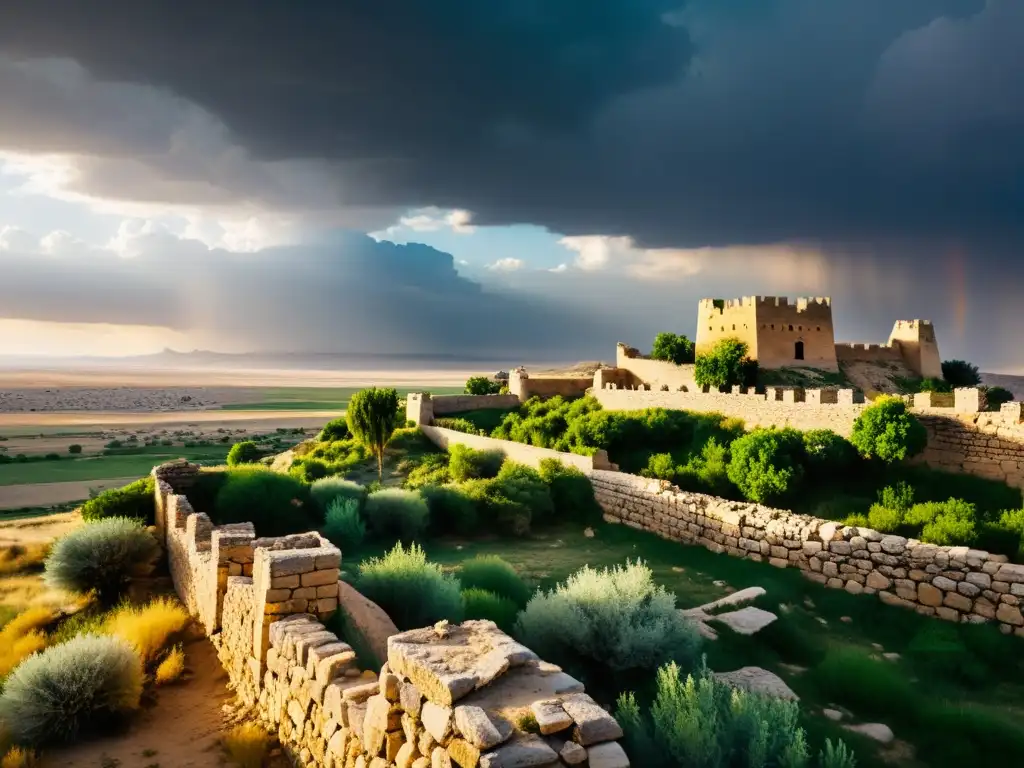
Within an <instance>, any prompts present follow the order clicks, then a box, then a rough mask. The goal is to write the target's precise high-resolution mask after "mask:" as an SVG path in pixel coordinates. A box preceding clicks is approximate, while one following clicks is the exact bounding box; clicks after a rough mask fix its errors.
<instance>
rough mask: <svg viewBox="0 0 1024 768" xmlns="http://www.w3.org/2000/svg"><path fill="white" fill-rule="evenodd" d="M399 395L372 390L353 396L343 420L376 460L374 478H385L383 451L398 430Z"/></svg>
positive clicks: (389, 389) (390, 390) (393, 390)
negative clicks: (376, 475)
mask: <svg viewBox="0 0 1024 768" xmlns="http://www.w3.org/2000/svg"><path fill="white" fill-rule="evenodd" d="M398 408H399V402H398V391H397V390H395V389H393V388H391V387H388V388H381V389H378V388H377V387H371V388H370V389H364V390H361V391H359V392H356V393H355V394H354V395H352V399H351V400H349V402H348V411H347V413H346V414H345V419H346V421H347V422H348V428H349V430H350V431H351V432H352V435H353V437H355V439H356V440H358V441H359V442H360V443H362V444H363V445H364V446H366V448H367V449H368V450H369V451H370V452H371V453H372V454H373V455H374V456H376V457H377V474H378V476H379V477H380V478H381V479H383V478H384V449H385V448H387V445H388V441H389V440H391V435H392V434H394V432H395V429H396V428H397V427H398V420H399V414H398Z"/></svg>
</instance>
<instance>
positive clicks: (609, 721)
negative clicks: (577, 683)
mask: <svg viewBox="0 0 1024 768" xmlns="http://www.w3.org/2000/svg"><path fill="white" fill-rule="evenodd" d="M562 709H564V710H565V712H566V714H568V715H569V717H571V718H572V719H573V722H574V723H575V724H576V727H575V728H574V729H573V735H574V736H575V741H576V742H577V743H578V744H581V745H582V746H584V747H587V746H590V745H591V744H597V743H599V742H602V741H612V740H613V739H621V738H622V726H620V725H619V724H618V722H616V720H615V718H614V717H612V716H611V715H609V714H608V713H607V712H605V711H604V710H603V709H602V708H601V707H600V705H599V704H598V703H597V702H596V701H594V700H593V699H592V698H590V696H588V695H587V694H585V693H574V694H572V695H570V696H566V697H565V698H563V699H562Z"/></svg>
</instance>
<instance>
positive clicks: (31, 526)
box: [0, 512, 82, 547]
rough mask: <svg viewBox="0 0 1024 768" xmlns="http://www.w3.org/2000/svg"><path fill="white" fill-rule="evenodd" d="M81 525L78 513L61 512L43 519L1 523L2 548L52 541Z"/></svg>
mask: <svg viewBox="0 0 1024 768" xmlns="http://www.w3.org/2000/svg"><path fill="white" fill-rule="evenodd" d="M81 524H82V516H81V515H79V514H78V513H77V512H61V513H59V514H56V515H45V516H43V517H27V518H24V519H21V520H7V521H5V522H0V547H9V546H11V545H12V544H28V543H34V542H38V541H50V540H51V539H55V538H57V537H58V536H63V535H64V534H65V533H67V532H68V531H70V530H71V529H72V528H77V527H78V526H79V525H81Z"/></svg>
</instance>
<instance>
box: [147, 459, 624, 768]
mask: <svg viewBox="0 0 1024 768" xmlns="http://www.w3.org/2000/svg"><path fill="white" fill-rule="evenodd" d="M199 471H200V470H199V467H198V466H196V465H194V464H189V463H188V462H185V461H178V462H172V463H170V464H165V465H163V466H160V467H156V468H154V470H153V475H154V477H155V480H156V504H157V509H158V514H157V521H158V525H159V527H160V528H161V530H162V532H163V534H164V535H165V537H166V539H167V544H168V548H167V552H168V559H169V567H170V570H171V573H172V577H173V579H174V584H175V588H176V589H177V591H178V594H179V596H180V597H181V599H182V601H183V602H184V603H185V605H186V606H188V609H189V611H190V612H191V613H192V615H193V616H195V617H197V618H198V619H199V620H200V621H201V622H202V624H203V626H204V627H205V629H206V632H207V634H208V635H210V639H211V641H212V642H213V644H214V646H215V647H216V649H217V652H218V656H219V657H220V660H221V663H222V664H223V666H224V668H225V670H226V671H227V672H228V675H229V677H230V680H231V684H232V687H233V688H234V689H235V691H236V694H237V695H238V697H239V699H241V701H242V702H243V703H244V704H245V705H247V706H248V707H249V708H250V709H251V711H252V713H253V715H254V717H256V718H258V719H259V720H260V721H261V722H262V723H263V724H264V725H266V726H267V727H268V728H270V729H272V730H275V731H276V732H277V735H278V738H279V740H280V742H281V745H282V746H283V747H284V749H285V750H286V752H287V753H288V755H289V757H290V758H291V759H292V762H293V763H294V764H296V765H301V766H306V767H307V768H310V767H317V768H320V767H322V768H391V767H392V766H395V767H396V768H438V767H441V768H452V767H453V766H458V768H477V767H478V766H479V768H517V767H518V768H530V767H531V766H537V767H540V766H545V767H548V768H551V767H554V766H566V765H580V764H584V763H587V764H588V765H589V766H590V768H629V760H628V758H627V757H626V754H625V752H624V751H623V749H622V747H621V746H620V745H619V744H618V739H619V738H620V737H621V736H622V729H621V728H620V727H619V725H618V723H617V722H616V721H615V719H614V718H613V717H612V716H611V715H609V714H608V713H607V712H606V711H605V710H603V709H602V708H601V707H600V706H598V705H597V703H596V702H595V701H594V700H593V699H591V698H590V697H589V696H587V694H586V693H585V691H584V689H583V686H582V685H581V684H580V683H579V681H577V680H575V679H574V678H572V677H570V676H569V675H567V674H565V673H564V672H563V671H562V670H561V669H560V668H559V667H556V666H555V665H553V664H548V663H546V662H544V661H542V660H541V659H539V658H538V657H537V656H536V654H534V653H533V652H532V651H530V650H529V649H528V648H525V647H524V646H522V645H520V644H519V643H517V642H515V641H514V640H513V639H512V638H510V637H509V636H508V635H506V634H504V633H503V632H501V630H499V629H498V628H497V626H496V625H495V624H494V623H493V622H489V621H468V622H465V623H464V624H462V625H460V626H449V625H448V624H447V623H446V622H441V623H440V624H438V625H437V626H435V627H428V628H426V629H418V630H413V631H410V632H403V633H399V632H398V631H397V629H395V628H394V625H393V624H391V625H390V628H391V629H390V632H388V637H387V638H386V640H385V641H384V644H385V647H384V651H385V654H386V658H387V662H386V663H385V664H384V666H383V667H382V668H381V670H380V674H379V675H378V674H376V673H374V672H373V671H370V670H362V669H361V668H360V664H359V660H358V659H357V657H356V653H355V651H354V650H353V649H352V648H351V646H349V645H348V644H347V643H345V642H344V641H342V640H341V639H340V638H339V637H338V636H337V635H336V634H334V633H333V632H331V631H330V630H329V629H327V627H326V626H325V623H324V622H325V621H326V620H327V619H328V618H329V617H330V616H331V615H332V614H333V613H334V611H335V610H336V609H337V608H338V596H339V586H340V585H339V581H338V576H339V568H340V565H341V552H340V551H339V550H338V549H337V548H336V547H334V546H333V545H331V544H330V543H329V542H328V541H326V540H325V539H323V538H322V537H320V536H319V534H316V533H305V534H296V535H292V536H285V537H279V538H257V537H256V536H255V532H254V531H253V528H252V525H251V524H248V523H246V524H240V525H231V526H221V527H214V526H213V525H212V523H211V522H210V520H209V518H208V517H207V516H206V515H205V514H202V513H197V512H195V511H194V510H193V509H192V506H191V504H190V503H189V501H188V499H187V498H186V496H185V495H184V494H183V493H181V491H183V490H185V489H187V488H188V487H190V486H191V484H192V483H193V482H194V481H195V478H196V477H197V476H198V474H199ZM342 586H343V587H344V590H346V598H345V602H346V603H347V604H348V605H352V604H353V603H354V602H360V603H362V604H364V605H363V608H362V610H363V611H364V612H367V613H369V614H372V615H373V616H374V625H375V633H376V636H375V638H374V639H375V640H378V641H379V640H380V637H379V636H380V634H382V628H383V626H384V625H385V624H389V623H390V620H388V619H387V618H386V615H384V614H383V612H382V611H381V610H380V608H379V607H378V606H376V605H374V604H373V603H371V602H370V601H368V600H366V598H364V597H362V596H361V595H359V594H358V593H356V592H355V591H354V590H352V588H351V587H349V586H348V585H342ZM350 618H352V617H351V614H350ZM374 645H376V642H375V643H374ZM527 714H530V715H532V716H533V719H534V720H535V721H536V723H537V729H530V731H527V730H524V729H523V727H521V725H520V724H522V723H525V722H526V720H525V719H524V717H525V716H526V715H527ZM536 730H539V733H538V732H536Z"/></svg>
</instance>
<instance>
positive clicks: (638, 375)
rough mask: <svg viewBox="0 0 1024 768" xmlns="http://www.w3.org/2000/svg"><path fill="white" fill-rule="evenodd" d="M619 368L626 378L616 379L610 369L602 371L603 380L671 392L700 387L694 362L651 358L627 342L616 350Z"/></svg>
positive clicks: (620, 384)
mask: <svg viewBox="0 0 1024 768" xmlns="http://www.w3.org/2000/svg"><path fill="white" fill-rule="evenodd" d="M615 365H616V369H617V370H621V371H624V372H625V376H624V380H614V377H613V376H612V375H611V374H610V373H608V369H605V370H604V371H603V372H602V382H607V383H615V384H617V385H619V386H631V385H632V386H635V385H637V384H641V383H642V384H646V385H648V386H649V387H650V388H651V389H656V390H660V389H663V388H666V389H668V390H669V391H671V392H675V391H679V390H695V389H699V387H697V383H696V382H695V381H694V379H693V364H692V363H691V364H684V365H676V364H675V363H668V362H665V361H664V360H651V359H650V358H647V357H644V356H643V355H641V354H640V353H639V352H638V351H637V350H635V349H633V348H632V347H628V346H626V345H625V344H621V343H620V344H619V345H618V346H617V347H616V350H615Z"/></svg>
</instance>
